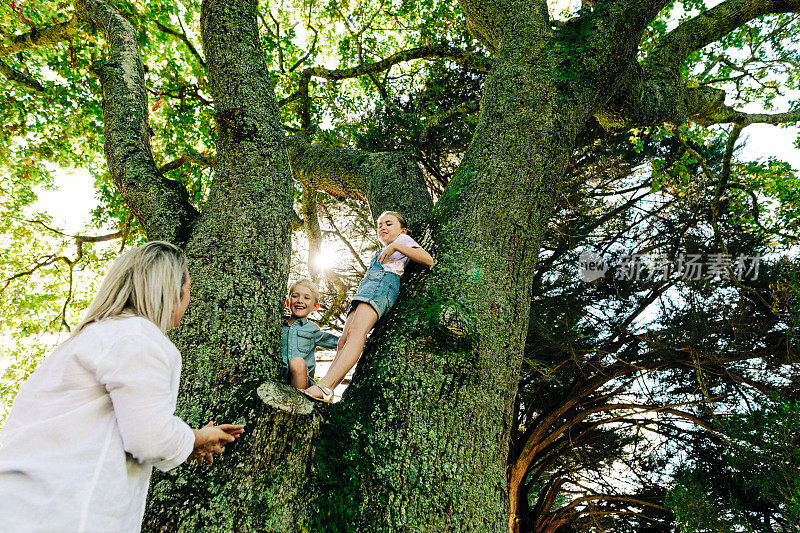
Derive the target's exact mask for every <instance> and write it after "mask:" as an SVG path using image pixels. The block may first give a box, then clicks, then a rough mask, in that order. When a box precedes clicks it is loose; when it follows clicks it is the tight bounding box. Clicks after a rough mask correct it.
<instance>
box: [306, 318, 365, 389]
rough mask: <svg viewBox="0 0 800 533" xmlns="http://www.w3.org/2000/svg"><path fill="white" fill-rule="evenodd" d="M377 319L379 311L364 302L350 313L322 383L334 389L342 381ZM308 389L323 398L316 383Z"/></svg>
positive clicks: (362, 347) (353, 363) (358, 355)
mask: <svg viewBox="0 0 800 533" xmlns="http://www.w3.org/2000/svg"><path fill="white" fill-rule="evenodd" d="M377 321H378V313H376V312H375V309H373V308H372V306H371V305H369V304H367V303H364V302H361V303H359V304H358V307H356V310H355V311H353V312H352V313H350V315H349V316H348V317H347V320H346V321H345V326H344V330H342V337H341V339H340V340H339V346H338V349H337V351H336V357H334V359H333V362H332V363H331V366H330V368H329V369H328V373H327V374H325V377H323V378H322V379H320V380H319V383H320V384H322V385H324V386H325V387H328V388H329V389H333V388H335V387H336V386H337V385H338V384H339V383H341V382H342V380H343V379H344V377H345V375H346V374H347V373H348V372H349V371H350V369H351V368H353V366H355V364H356V362H357V361H358V358H359V357H360V356H361V351H362V350H363V349H364V344H365V343H366V342H367V333H369V330H371V329H372V326H374V325H375V322H377ZM306 390H307V391H308V392H309V393H310V394H311V395H312V396H314V397H316V398H322V390H320V388H319V387H317V386H316V385H312V386H311V387H309V388H308V389H306Z"/></svg>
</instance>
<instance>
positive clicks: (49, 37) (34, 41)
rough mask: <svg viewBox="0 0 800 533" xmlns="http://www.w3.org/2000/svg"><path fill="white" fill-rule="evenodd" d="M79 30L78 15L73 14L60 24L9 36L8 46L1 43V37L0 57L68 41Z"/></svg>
mask: <svg viewBox="0 0 800 533" xmlns="http://www.w3.org/2000/svg"><path fill="white" fill-rule="evenodd" d="M79 30H80V24H79V22H78V17H75V16H73V17H72V18H71V19H69V20H68V21H67V22H62V23H61V24H55V25H53V26H48V27H46V28H42V29H41V30H33V31H30V32H28V33H23V34H22V35H15V36H13V37H11V44H9V45H8V46H5V45H3V44H1V43H2V39H0V57H2V56H7V55H12V54H18V53H20V52H25V51H27V50H31V49H33V48H38V47H40V46H49V45H51V44H55V43H59V42H61V41H69V40H70V39H72V38H73V37H75V36H76V35H77V34H78V31H79Z"/></svg>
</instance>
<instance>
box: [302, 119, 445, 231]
mask: <svg viewBox="0 0 800 533" xmlns="http://www.w3.org/2000/svg"><path fill="white" fill-rule="evenodd" d="M287 149H288V152H289V157H290V158H291V161H292V172H293V173H294V177H295V179H296V180H297V181H299V182H300V183H302V184H303V186H304V187H310V188H312V189H318V190H322V191H325V192H327V193H328V194H332V195H334V196H341V197H344V198H352V199H354V200H361V201H365V202H367V203H368V204H369V207H370V212H371V213H372V216H373V217H374V218H377V217H378V216H379V215H380V214H381V213H382V212H384V211H387V210H389V211H399V212H401V213H403V214H405V215H406V218H407V220H408V223H409V226H410V227H411V228H417V227H418V226H419V224H420V223H421V222H422V221H423V220H424V219H425V218H426V217H427V216H428V214H429V213H430V211H431V209H432V208H433V201H432V200H431V196H430V194H428V189H427V187H426V186H425V178H424V177H423V176H422V172H421V170H420V168H419V165H417V162H416V160H415V159H414V157H413V156H412V155H410V154H407V153H405V152H377V153H371V152H362V151H360V150H344V149H336V148H326V147H322V146H316V145H313V144H310V143H309V142H308V140H307V138H306V137H305V136H304V135H302V134H301V135H295V136H293V137H290V138H288V139H287Z"/></svg>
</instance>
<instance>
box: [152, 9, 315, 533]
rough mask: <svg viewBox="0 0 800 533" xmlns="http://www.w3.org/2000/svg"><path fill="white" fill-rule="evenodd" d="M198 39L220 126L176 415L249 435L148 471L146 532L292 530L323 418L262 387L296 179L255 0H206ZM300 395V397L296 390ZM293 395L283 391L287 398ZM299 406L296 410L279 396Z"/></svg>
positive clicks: (199, 227) (275, 352)
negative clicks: (198, 457) (209, 461)
mask: <svg viewBox="0 0 800 533" xmlns="http://www.w3.org/2000/svg"><path fill="white" fill-rule="evenodd" d="M201 29H202V37H203V47H204V51H205V56H206V58H207V60H208V68H209V76H210V81H211V87H212V93H213V97H214V104H215V111H216V115H215V118H216V124H217V162H216V166H215V169H214V178H213V182H212V185H211V190H210V193H209V198H208V201H207V202H206V205H205V206H204V209H203V212H202V214H201V215H200V217H199V219H198V220H197V222H196V225H195V227H194V228H193V231H192V233H191V237H190V239H189V240H188V243H187V244H186V247H185V248H186V253H187V255H188V257H189V259H190V273H191V276H192V279H193V285H192V292H193V295H192V305H191V306H190V308H189V311H188V312H187V315H186V317H184V319H183V322H182V325H181V327H180V328H179V329H178V330H177V333H176V335H174V339H175V341H176V343H177V344H178V346H179V348H180V349H181V352H182V353H183V355H184V368H183V372H182V378H183V379H182V382H181V393H180V398H179V409H178V414H179V415H180V416H181V417H182V418H183V419H184V420H186V421H187V422H189V423H190V424H191V425H193V426H195V427H197V426H200V425H203V424H205V423H206V422H208V421H210V420H213V421H214V422H217V423H222V422H231V423H233V422H240V423H245V424H246V425H247V427H246V430H245V431H246V432H247V433H246V435H245V437H244V438H242V439H240V440H239V441H238V442H237V443H236V445H235V446H229V447H228V448H229V449H227V450H226V456H225V457H223V458H222V459H221V460H219V461H216V462H215V463H214V466H212V467H211V468H209V469H201V468H196V469H193V468H191V467H190V468H188V469H187V468H183V469H178V470H176V471H175V472H171V473H168V474H166V475H160V476H156V477H155V479H154V483H153V487H152V493H151V496H150V500H149V505H148V509H147V514H146V519H145V530H150V531H175V530H180V531H194V530H201V529H203V530H211V531H242V530H244V531H263V530H264V528H267V530H271V531H289V530H291V529H289V526H288V525H287V524H292V525H293V524H294V523H295V519H296V515H297V514H298V513H299V512H300V511H301V509H300V508H299V507H297V506H294V504H292V503H290V502H292V501H294V500H295V496H296V495H297V493H298V492H301V491H302V490H303V486H304V485H305V476H304V472H305V469H306V465H307V459H308V454H309V450H310V443H311V439H312V436H313V434H314V433H315V431H316V429H315V428H316V427H317V425H318V422H317V421H315V420H316V419H315V418H314V417H315V416H316V415H314V414H313V412H312V410H311V406H310V402H309V401H308V400H306V399H302V398H298V397H297V396H298V393H297V392H296V391H294V390H288V391H285V394H284V395H283V396H281V397H282V398H284V399H283V400H281V401H273V403H266V402H265V398H266V399H267V402H269V401H272V400H274V399H275V398H276V395H275V394H266V395H263V394H262V395H261V396H259V395H258V394H256V389H257V388H258V386H259V385H260V384H261V383H263V382H264V381H266V380H275V379H277V377H278V373H279V369H280V365H281V354H280V317H281V314H282V311H283V299H284V297H285V292H286V281H287V277H288V266H289V256H290V242H291V241H290V238H291V228H292V217H291V213H292V190H293V185H292V181H291V172H290V168H289V160H288V156H287V154H286V149H285V146H284V135H283V128H282V126H281V123H280V117H279V114H278V107H277V103H276V100H275V95H274V92H273V87H272V83H271V81H270V78H269V73H268V71H267V67H266V61H265V58H264V55H263V52H262V50H261V47H260V44H259V37H258V30H257V26H256V2H255V0H249V1H239V0H211V1H206V2H204V3H203V8H202V15H201ZM292 397H294V399H292ZM287 398H288V399H287ZM294 403H296V404H299V405H302V404H303V403H305V404H307V405H306V406H305V407H304V408H302V409H300V410H299V411H298V412H296V411H297V409H293V408H287V407H286V405H292V404H294Z"/></svg>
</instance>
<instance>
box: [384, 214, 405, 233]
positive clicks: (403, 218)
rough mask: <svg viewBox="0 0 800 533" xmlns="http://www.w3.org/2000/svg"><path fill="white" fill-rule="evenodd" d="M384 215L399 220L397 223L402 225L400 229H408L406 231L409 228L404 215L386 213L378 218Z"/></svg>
mask: <svg viewBox="0 0 800 533" xmlns="http://www.w3.org/2000/svg"><path fill="white" fill-rule="evenodd" d="M383 215H392V216H394V217H395V218H397V221H398V222H399V223H400V227H401V228H406V229H407V228H408V226H407V225H406V219H405V217H404V216H403V215H401V214H400V213H398V212H397V211H384V212H383V213H381V216H380V217H378V218H381V217H382V216H383Z"/></svg>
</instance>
